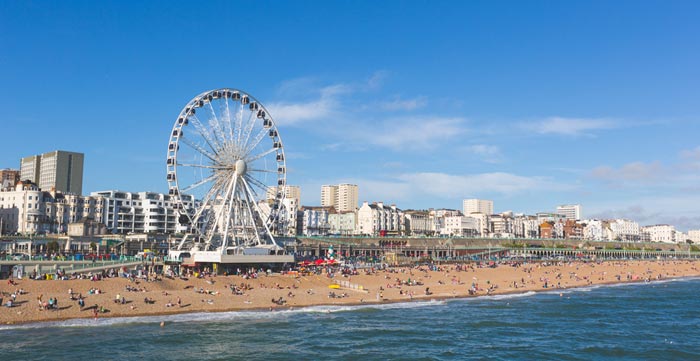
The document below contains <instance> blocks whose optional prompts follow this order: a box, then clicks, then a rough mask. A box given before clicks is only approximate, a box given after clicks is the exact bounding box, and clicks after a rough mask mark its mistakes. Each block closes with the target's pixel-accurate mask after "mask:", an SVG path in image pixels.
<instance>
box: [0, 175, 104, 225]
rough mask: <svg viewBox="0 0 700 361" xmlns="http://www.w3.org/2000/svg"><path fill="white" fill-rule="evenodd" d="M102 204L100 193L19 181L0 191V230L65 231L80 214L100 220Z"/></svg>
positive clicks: (81, 216) (77, 219)
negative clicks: (80, 192)
mask: <svg viewBox="0 0 700 361" xmlns="http://www.w3.org/2000/svg"><path fill="white" fill-rule="evenodd" d="M103 207H104V200H103V199H102V198H101V197H93V196H87V197H84V196H80V195H75V194H63V193H60V192H56V191H52V192H44V191H42V190H41V189H40V188H39V187H38V186H37V185H36V184H34V183H31V182H28V181H22V182H20V183H18V184H17V186H16V187H15V188H12V189H10V190H6V191H2V192H0V234H12V233H20V234H24V235H27V234H47V233H66V232H67V231H68V225H69V224H70V223H75V222H78V221H79V220H81V219H83V218H92V219H94V220H96V221H98V222H101V218H102V217H103V209H104V208H103Z"/></svg>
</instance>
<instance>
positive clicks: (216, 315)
mask: <svg viewBox="0 0 700 361" xmlns="http://www.w3.org/2000/svg"><path fill="white" fill-rule="evenodd" d="M444 304H445V301H443V300H429V301H416V302H411V301H409V302H392V303H383V304H376V303H368V304H362V305H338V306H333V305H327V306H308V307H299V308H290V309H284V310H274V311H228V312H196V313H182V314H176V315H155V316H135V317H104V318H98V319H92V318H79V319H70V320H64V321H49V322H35V323H26V324H17V325H0V331H4V330H17V329H36V328H47V327H49V328H63V327H66V328H68V327H106V326H114V325H124V324H138V323H141V324H148V323H156V324H159V323H161V322H165V323H166V324H167V323H191V322H218V321H231V320H273V319H277V318H281V317H290V316H293V315H296V314H308V313H336V312H352V311H359V310H367V309H376V310H391V309H413V308H421V307H434V306H439V305H444Z"/></svg>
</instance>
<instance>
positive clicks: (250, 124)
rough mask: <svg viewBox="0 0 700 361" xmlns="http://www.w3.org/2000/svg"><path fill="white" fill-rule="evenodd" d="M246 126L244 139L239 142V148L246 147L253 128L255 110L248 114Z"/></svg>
mask: <svg viewBox="0 0 700 361" xmlns="http://www.w3.org/2000/svg"><path fill="white" fill-rule="evenodd" d="M247 125H248V127H247V129H246V133H245V140H244V141H243V143H241V149H248V142H249V141H250V136H251V134H252V133H253V128H255V112H254V111H251V112H250V115H249V116H248V123H247Z"/></svg>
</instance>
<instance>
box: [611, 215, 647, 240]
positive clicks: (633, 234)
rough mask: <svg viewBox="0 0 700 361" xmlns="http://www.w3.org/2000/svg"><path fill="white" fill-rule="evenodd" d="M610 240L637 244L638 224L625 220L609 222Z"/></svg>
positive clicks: (639, 236)
mask: <svg viewBox="0 0 700 361" xmlns="http://www.w3.org/2000/svg"><path fill="white" fill-rule="evenodd" d="M609 226H610V232H611V235H610V240H611V241H622V242H639V241H640V240H641V234H640V230H639V229H640V228H639V223H637V222H634V221H630V220H627V219H613V220H610V221H609Z"/></svg>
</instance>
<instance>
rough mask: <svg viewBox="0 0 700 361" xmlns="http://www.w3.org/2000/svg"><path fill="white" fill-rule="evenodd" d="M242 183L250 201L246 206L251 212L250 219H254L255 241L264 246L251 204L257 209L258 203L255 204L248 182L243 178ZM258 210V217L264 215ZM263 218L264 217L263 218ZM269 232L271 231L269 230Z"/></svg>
mask: <svg viewBox="0 0 700 361" xmlns="http://www.w3.org/2000/svg"><path fill="white" fill-rule="evenodd" d="M241 182H242V183H243V188H244V190H245V194H246V198H248V201H247V202H246V205H247V206H248V212H250V217H251V219H253V228H254V229H255V232H254V233H255V240H256V242H257V244H256V245H258V246H259V245H260V244H262V242H261V241H260V232H258V231H257V227H256V226H255V220H254V219H255V217H254V214H255V213H254V212H253V209H252V208H251V206H250V204H251V203H252V204H254V207H257V205H258V204H257V203H256V202H255V196H254V195H253V192H252V191H251V190H250V187H249V186H248V182H247V181H246V180H245V179H244V178H241ZM257 210H258V215H262V213H261V210H260V208H257ZM261 218H262V217H261ZM268 232H269V230H268Z"/></svg>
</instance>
